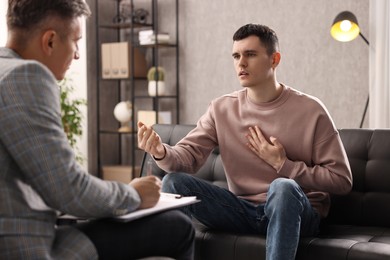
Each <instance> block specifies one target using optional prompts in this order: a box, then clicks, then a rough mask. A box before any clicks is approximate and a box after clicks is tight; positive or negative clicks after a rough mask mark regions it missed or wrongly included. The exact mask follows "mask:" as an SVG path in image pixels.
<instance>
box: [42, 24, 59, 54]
mask: <svg viewBox="0 0 390 260" xmlns="http://www.w3.org/2000/svg"><path fill="white" fill-rule="evenodd" d="M57 37H58V35H57V33H56V32H55V31H54V30H47V31H45V32H44V33H43V35H42V37H41V45H42V50H43V52H44V53H45V54H46V55H49V56H50V55H51V54H52V53H53V48H54V45H55V40H56V38H57Z"/></svg>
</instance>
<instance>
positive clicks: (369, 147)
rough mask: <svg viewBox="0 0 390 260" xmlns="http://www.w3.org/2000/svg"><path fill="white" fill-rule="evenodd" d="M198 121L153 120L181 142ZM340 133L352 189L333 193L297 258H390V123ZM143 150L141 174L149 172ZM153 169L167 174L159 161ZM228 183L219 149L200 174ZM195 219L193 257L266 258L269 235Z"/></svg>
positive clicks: (159, 129)
mask: <svg viewBox="0 0 390 260" xmlns="http://www.w3.org/2000/svg"><path fill="white" fill-rule="evenodd" d="M193 127H194V125H155V126H154V128H155V130H156V131H157V132H158V134H159V135H160V136H161V138H162V140H163V142H165V143H168V144H172V145H173V144H175V143H177V142H178V141H179V140H180V139H181V138H182V137H184V136H185V135H186V134H187V133H188V132H189V131H190V130H191V129H192V128H193ZM340 136H341V139H342V141H343V144H344V146H345V149H346V151H347V154H348V158H349V160H350V164H351V169H352V173H353V189H352V191H351V192H350V193H349V194H348V195H345V196H332V206H331V210H330V214H329V216H328V218H327V219H325V220H324V221H323V223H322V225H321V232H320V235H319V236H317V237H307V238H302V239H301V241H300V244H299V248H298V253H297V257H296V259H302V260H303V259H305V260H322V259H323V260H339V259H340V260H341V259H342V260H352V259H353V260H375V259H382V260H385V259H386V260H389V259H390V129H388V130H368V129H341V130H340ZM149 159H150V157H149V155H148V154H145V156H144V159H143V166H142V169H141V174H142V175H145V174H146V167H144V165H145V162H147V161H148V160H149ZM152 170H153V174H154V175H157V176H159V177H163V176H164V174H165V172H163V171H162V170H160V169H159V168H158V167H157V165H155V164H154V162H153V166H152ZM196 176H197V177H199V178H203V179H205V180H208V181H210V182H212V183H214V184H215V185H218V186H222V187H226V186H227V185H226V179H225V175H224V169H223V166H222V162H221V158H220V156H219V150H218V149H215V150H214V151H213V152H212V154H211V155H210V156H209V158H208V161H207V163H206V164H205V165H204V166H203V167H202V168H201V169H200V170H199V172H198V173H197V174H196ZM195 225H196V229H197V232H196V246H195V251H196V252H195V254H196V255H195V257H196V259H199V260H208V259H210V260H211V259H212V260H218V259H221V260H222V259H223V260H230V259H231V260H233V259H235V260H250V259H256V260H259V259H265V243H266V242H265V241H266V240H265V237H263V236H260V235H259V236H256V235H243V234H231V233H224V232H219V231H215V230H212V229H209V228H207V227H205V226H203V225H201V224H200V223H195Z"/></svg>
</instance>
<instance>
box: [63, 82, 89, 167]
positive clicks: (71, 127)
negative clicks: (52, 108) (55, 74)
mask: <svg viewBox="0 0 390 260" xmlns="http://www.w3.org/2000/svg"><path fill="white" fill-rule="evenodd" d="M58 85H59V87H60V104H61V120H62V126H63V128H64V131H65V134H66V136H67V137H68V140H69V144H70V146H71V147H72V148H73V150H74V151H75V155H76V160H77V161H78V162H79V163H83V162H84V160H85V157H84V156H83V155H82V153H81V152H80V151H79V149H78V147H77V145H76V143H77V138H78V137H80V136H81V135H82V134H83V130H82V120H83V115H82V112H81V110H80V109H81V107H82V106H84V105H86V104H87V101H86V100H85V99H82V98H76V99H71V98H70V95H71V93H72V92H73V91H74V86H73V82H72V80H71V79H69V78H64V79H63V80H62V81H60V82H59V83H58Z"/></svg>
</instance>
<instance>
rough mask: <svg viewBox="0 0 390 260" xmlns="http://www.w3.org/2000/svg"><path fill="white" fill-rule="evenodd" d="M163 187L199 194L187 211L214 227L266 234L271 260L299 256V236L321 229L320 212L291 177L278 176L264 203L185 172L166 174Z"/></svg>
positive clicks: (185, 210)
mask: <svg viewBox="0 0 390 260" xmlns="http://www.w3.org/2000/svg"><path fill="white" fill-rule="evenodd" d="M162 191H163V192H170V193H177V194H182V195H183V196H197V198H198V199H200V200H201V203H196V204H192V205H190V206H187V207H184V208H183V211H184V213H186V214H187V215H189V216H192V217H194V218H196V219H197V220H199V221H200V222H201V223H203V224H205V225H206V226H208V227H210V228H213V229H217V230H221V231H227V232H234V233H245V234H262V235H266V244H267V247H266V259H267V260H277V259H281V260H288V259H295V255H296V251H297V247H298V243H299V237H300V236H311V235H315V234H317V233H318V231H319V224H320V216H319V214H318V213H317V211H316V210H314V209H313V208H312V206H311V205H310V202H309V200H308V199H307V197H306V195H305V193H304V192H303V191H302V189H301V188H300V186H299V185H298V184H297V183H296V182H295V181H294V180H291V179H286V178H278V179H276V180H274V181H273V182H272V183H271V185H270V188H269V191H268V193H267V202H266V203H265V204H260V205H255V204H253V203H251V202H249V201H246V200H244V199H241V198H238V197H237V196H236V195H234V194H233V193H232V192H230V191H228V190H226V189H223V188H220V187H218V186H215V185H212V184H210V183H209V182H207V181H204V180H202V179H199V178H196V177H194V176H192V175H189V174H185V173H170V174H168V175H166V176H165V177H164V178H163V187H162Z"/></svg>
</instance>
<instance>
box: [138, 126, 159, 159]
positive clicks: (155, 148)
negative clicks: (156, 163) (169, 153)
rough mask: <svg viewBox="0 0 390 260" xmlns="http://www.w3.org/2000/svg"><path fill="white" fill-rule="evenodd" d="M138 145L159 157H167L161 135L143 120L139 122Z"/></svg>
mask: <svg viewBox="0 0 390 260" xmlns="http://www.w3.org/2000/svg"><path fill="white" fill-rule="evenodd" d="M138 147H139V148H140V149H142V150H144V151H145V152H147V153H150V154H151V155H153V156H154V157H155V158H157V159H162V158H164V157H165V148H164V146H163V144H162V141H161V138H160V136H159V135H158V134H157V133H156V132H155V131H154V130H153V128H152V127H148V126H146V125H145V124H144V123H142V122H138Z"/></svg>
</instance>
